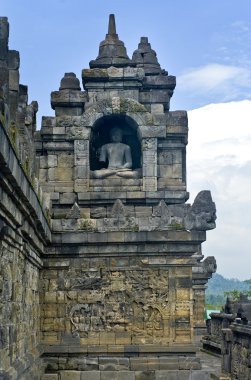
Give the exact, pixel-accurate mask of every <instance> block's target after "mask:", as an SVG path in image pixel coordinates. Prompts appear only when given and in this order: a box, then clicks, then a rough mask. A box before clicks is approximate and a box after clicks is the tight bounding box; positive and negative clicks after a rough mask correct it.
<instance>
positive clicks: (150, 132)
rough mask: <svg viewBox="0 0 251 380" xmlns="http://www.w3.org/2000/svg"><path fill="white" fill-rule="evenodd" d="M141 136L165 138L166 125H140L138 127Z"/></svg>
mask: <svg viewBox="0 0 251 380" xmlns="http://www.w3.org/2000/svg"><path fill="white" fill-rule="evenodd" d="M139 130H140V134H141V137H142V138H157V137H159V138H165V137H166V126H165V125H158V126H157V125H142V126H140V127H139Z"/></svg>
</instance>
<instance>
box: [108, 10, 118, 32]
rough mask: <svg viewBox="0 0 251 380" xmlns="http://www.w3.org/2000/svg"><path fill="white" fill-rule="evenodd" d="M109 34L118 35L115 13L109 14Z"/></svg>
mask: <svg viewBox="0 0 251 380" xmlns="http://www.w3.org/2000/svg"><path fill="white" fill-rule="evenodd" d="M108 34H109V36H114V35H116V36H117V33H116V21H115V16H114V14H110V15H109V24H108Z"/></svg>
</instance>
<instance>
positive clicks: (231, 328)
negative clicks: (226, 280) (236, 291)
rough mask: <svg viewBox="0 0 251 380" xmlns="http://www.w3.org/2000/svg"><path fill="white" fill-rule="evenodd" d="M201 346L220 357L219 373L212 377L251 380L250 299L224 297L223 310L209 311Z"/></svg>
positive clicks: (242, 296) (219, 379)
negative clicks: (207, 328)
mask: <svg viewBox="0 0 251 380" xmlns="http://www.w3.org/2000/svg"><path fill="white" fill-rule="evenodd" d="M202 343H203V348H204V349H205V350H207V351H209V352H211V353H217V354H219V355H221V358H222V374H221V375H220V376H219V377H216V378H215V379H218V380H221V379H225V380H228V379H229V380H231V379H236V380H251V301H250V300H248V298H247V296H245V295H241V297H240V300H239V301H235V302H234V301H231V300H230V299H229V298H227V301H226V305H225V308H224V310H222V311H221V312H220V313H212V314H211V320H210V331H208V335H206V336H204V337H203V339H202Z"/></svg>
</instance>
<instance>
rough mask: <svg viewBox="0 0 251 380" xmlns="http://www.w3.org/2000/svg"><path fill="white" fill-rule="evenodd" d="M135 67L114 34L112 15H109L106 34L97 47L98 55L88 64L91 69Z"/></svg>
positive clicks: (114, 26)
mask: <svg viewBox="0 0 251 380" xmlns="http://www.w3.org/2000/svg"><path fill="white" fill-rule="evenodd" d="M110 66H115V67H125V66H135V64H133V63H132V61H131V60H130V59H129V57H128V55H127V52H126V48H125V45H124V42H122V41H120V39H119V37H118V35H117V33H116V22H115V16H114V14H110V15H109V23H108V33H107V34H106V36H105V39H104V41H102V42H101V43H100V45H99V54H98V56H97V58H96V59H95V60H94V61H91V62H90V67H91V68H102V67H110Z"/></svg>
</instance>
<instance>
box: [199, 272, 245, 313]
mask: <svg viewBox="0 0 251 380" xmlns="http://www.w3.org/2000/svg"><path fill="white" fill-rule="evenodd" d="M250 285H251V284H248V283H246V282H244V281H240V280H237V279H234V278H231V279H229V278H225V277H223V276H222V275H221V274H218V273H214V274H213V276H212V278H211V279H210V280H209V281H208V288H207V290H206V304H209V305H217V306H221V305H224V304H225V300H226V296H224V292H229V291H232V290H239V291H241V292H244V291H246V290H249V289H250Z"/></svg>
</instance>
